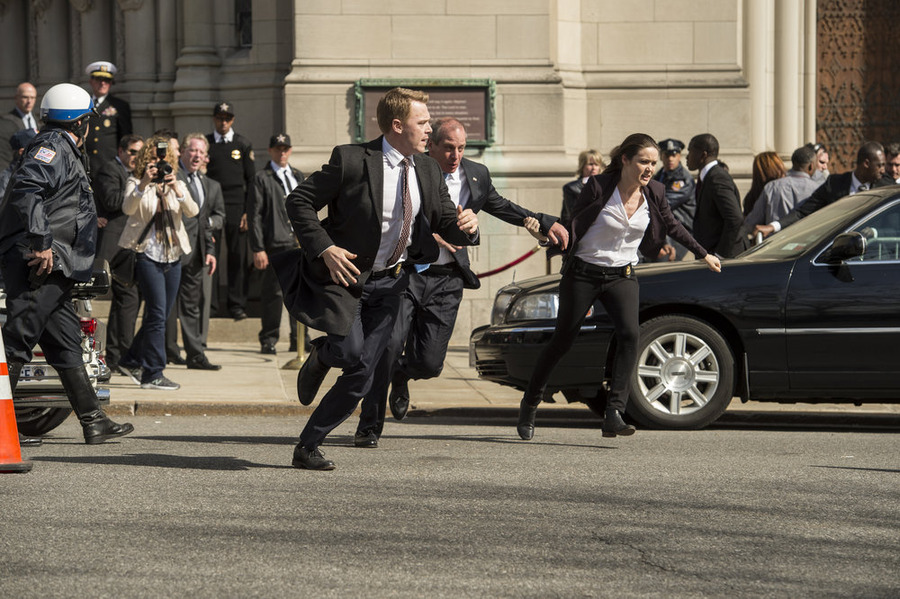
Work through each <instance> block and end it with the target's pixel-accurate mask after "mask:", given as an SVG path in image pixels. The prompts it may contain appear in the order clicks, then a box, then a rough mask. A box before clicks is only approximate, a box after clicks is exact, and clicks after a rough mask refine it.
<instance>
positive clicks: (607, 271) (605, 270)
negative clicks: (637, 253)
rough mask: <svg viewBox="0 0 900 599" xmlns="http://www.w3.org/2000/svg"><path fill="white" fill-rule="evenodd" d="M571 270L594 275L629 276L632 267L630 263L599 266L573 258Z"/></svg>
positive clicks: (631, 272) (632, 269) (632, 271)
mask: <svg viewBox="0 0 900 599" xmlns="http://www.w3.org/2000/svg"><path fill="white" fill-rule="evenodd" d="M572 272H577V273H581V274H584V275H589V276H594V277H630V276H631V275H632V274H633V273H634V268H632V266H631V265H630V264H626V265H625V266H599V265H597V264H591V263H590V262H585V261H584V260H582V259H581V258H574V261H573V262H572Z"/></svg>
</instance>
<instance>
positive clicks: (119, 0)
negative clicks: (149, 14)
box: [116, 0, 144, 12]
mask: <svg viewBox="0 0 900 599" xmlns="http://www.w3.org/2000/svg"><path fill="white" fill-rule="evenodd" d="M116 4H118V5H119V8H121V9H122V10H123V11H125V12H127V11H129V10H140V9H141V7H143V6H144V0H116Z"/></svg>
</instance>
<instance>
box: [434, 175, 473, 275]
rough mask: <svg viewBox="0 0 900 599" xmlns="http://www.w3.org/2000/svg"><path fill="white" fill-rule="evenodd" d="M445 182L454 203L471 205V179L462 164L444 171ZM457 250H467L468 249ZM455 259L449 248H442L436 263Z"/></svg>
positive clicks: (463, 205) (447, 262) (446, 262)
mask: <svg viewBox="0 0 900 599" xmlns="http://www.w3.org/2000/svg"><path fill="white" fill-rule="evenodd" d="M444 182H445V183H446V184H447V190H448V191H449V192H450V199H451V200H453V204H454V205H456V206H462V207H463V208H465V207H466V206H468V205H469V200H470V199H472V191H471V190H470V189H469V180H468V179H466V171H465V170H464V169H463V165H462V164H460V165H459V166H458V167H457V169H456V171H455V172H452V173H444ZM457 251H460V252H465V251H466V249H465V248H463V249H461V250H457ZM453 261H454V259H453V255H452V254H451V253H450V252H449V251H448V250H447V249H445V248H441V253H440V255H439V256H438V259H437V260H435V261H434V264H450V263H451V262H453Z"/></svg>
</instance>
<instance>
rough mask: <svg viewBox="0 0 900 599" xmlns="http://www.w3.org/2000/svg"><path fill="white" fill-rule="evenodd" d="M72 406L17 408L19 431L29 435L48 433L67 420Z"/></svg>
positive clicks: (37, 435) (38, 435)
mask: <svg viewBox="0 0 900 599" xmlns="http://www.w3.org/2000/svg"><path fill="white" fill-rule="evenodd" d="M71 413H72V408H16V425H17V426H18V428H19V432H20V433H22V434H23V435H27V436H29V437H40V436H42V435H46V434H47V433H49V432H50V431H52V430H53V429H55V428H56V427H57V426H59V425H60V424H62V423H63V422H65V420H66V418H68V417H69V414H71Z"/></svg>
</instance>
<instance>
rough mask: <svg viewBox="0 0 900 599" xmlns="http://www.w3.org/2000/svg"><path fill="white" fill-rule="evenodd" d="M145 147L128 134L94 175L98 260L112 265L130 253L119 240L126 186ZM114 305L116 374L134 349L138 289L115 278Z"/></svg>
mask: <svg viewBox="0 0 900 599" xmlns="http://www.w3.org/2000/svg"><path fill="white" fill-rule="evenodd" d="M143 147H144V140H143V138H142V137H141V136H140V135H133V134H129V135H126V136H124V137H123V138H122V139H121V140H119V150H118V155H117V156H116V157H115V158H113V159H112V160H110V161H109V162H107V163H106V164H104V165H103V166H102V167H100V170H99V171H97V173H95V174H94V181H93V185H92V186H93V188H94V203H95V204H96V205H97V217H98V220H101V222H102V221H105V222H106V224H105V225H103V227H101V228H100V231H99V240H98V243H97V247H98V250H97V260H106V261H108V262H112V261H113V257H114V256H115V255H116V254H118V253H119V252H127V251H129V250H126V249H123V248H121V247H119V237H121V236H122V231H123V230H124V229H125V223H126V222H127V221H128V215H127V214H125V213H124V212H122V202H123V201H124V200H125V183H126V182H127V181H128V176H129V175H130V174H131V171H133V170H134V163H135V161H136V160H137V156H138V154H140V152H141V149H142V148H143ZM110 292H111V294H112V301H111V302H110V306H109V318H108V320H107V324H106V364H107V366H109V368H110V370H112V371H113V372H115V371H116V370H117V368H118V366H119V358H121V357H122V354H123V353H124V352H126V351H128V348H129V347H131V342H132V341H133V340H134V323H135V321H137V315H138V310H139V309H140V305H141V296H140V293H139V292H138V288H137V285H135V284H134V283H132V282H128V283H123V282H122V281H120V280H119V279H117V278H115V277H113V279H112V282H111V284H110Z"/></svg>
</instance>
